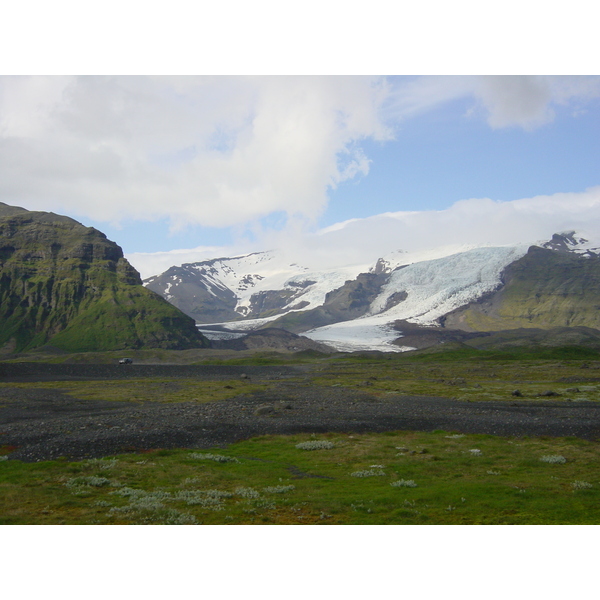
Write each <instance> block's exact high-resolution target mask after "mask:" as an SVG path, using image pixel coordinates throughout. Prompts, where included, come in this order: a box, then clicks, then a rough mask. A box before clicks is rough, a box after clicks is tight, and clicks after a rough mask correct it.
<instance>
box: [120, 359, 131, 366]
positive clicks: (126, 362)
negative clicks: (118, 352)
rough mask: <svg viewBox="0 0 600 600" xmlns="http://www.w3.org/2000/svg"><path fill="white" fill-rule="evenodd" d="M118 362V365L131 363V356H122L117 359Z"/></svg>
mask: <svg viewBox="0 0 600 600" xmlns="http://www.w3.org/2000/svg"><path fill="white" fill-rule="evenodd" d="M119 364H120V365H132V364H133V359H131V358H122V359H121V360H120V361H119Z"/></svg>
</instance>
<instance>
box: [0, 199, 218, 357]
mask: <svg viewBox="0 0 600 600" xmlns="http://www.w3.org/2000/svg"><path fill="white" fill-rule="evenodd" d="M10 208H14V207H7V206H6V205H1V206H0V209H5V210H0V325H1V326H0V348H2V349H3V350H4V351H5V352H7V351H12V352H22V351H27V350H31V349H33V348H37V347H40V346H44V345H51V346H53V347H55V348H59V349H61V350H65V351H69V352H85V351H104V350H119V349H126V348H142V347H148V348H172V349H186V348H197V347H203V346H208V345H209V343H208V341H207V340H206V339H205V338H204V337H203V336H202V335H201V334H200V333H199V332H198V331H197V329H196V327H195V323H194V321H193V319H190V318H189V317H187V316H186V315H184V314H183V313H182V312H180V311H179V310H178V309H176V308H175V307H173V306H171V305H170V304H169V303H168V302H166V301H165V300H164V299H162V298H161V297H160V296H158V295H157V294H155V293H154V292H151V291H150V290H147V289H145V288H144V287H143V286H142V282H141V279H140V276H139V274H138V273H137V271H136V270H135V269H134V268H133V267H132V266H131V265H130V264H129V263H128V262H127V260H126V259H125V258H124V257H123V251H122V250H121V248H120V247H119V246H118V245H117V244H115V243H114V242H111V241H110V240H108V239H106V236H105V235H104V234H103V233H101V232H100V231H98V230H96V229H94V228H92V227H84V226H83V225H81V224H80V223H78V222H77V221H74V220H73V219H70V218H68V217H63V216H59V215H54V214H52V213H44V212H29V211H22V212H16V213H15V212H14V211H9V210H8V209H10Z"/></svg>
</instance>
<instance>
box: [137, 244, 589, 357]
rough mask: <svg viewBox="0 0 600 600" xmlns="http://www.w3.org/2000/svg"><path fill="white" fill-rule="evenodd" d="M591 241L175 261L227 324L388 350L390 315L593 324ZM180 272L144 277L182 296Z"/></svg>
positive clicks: (423, 320) (505, 325) (475, 322)
mask: <svg viewBox="0 0 600 600" xmlns="http://www.w3.org/2000/svg"><path fill="white" fill-rule="evenodd" d="M598 246H600V244H595V243H594V242H589V241H588V240H587V239H585V238H583V237H581V236H578V235H576V234H575V233H574V232H566V233H562V234H555V235H554V236H553V237H552V239H551V240H550V241H548V242H545V243H543V242H538V245H537V246H531V245H530V244H522V245H518V246H504V247H485V246H484V247H472V246H471V247H468V246H465V247H446V248H436V249H432V250H431V251H427V252H420V253H411V252H403V251H397V252H394V253H392V254H390V255H389V256H385V257H382V258H380V259H379V260H378V261H377V262H376V263H375V264H373V265H371V266H370V267H369V266H366V267H365V265H357V266H346V267H344V268H343V269H340V270H339V271H338V272H335V271H332V270H330V271H327V272H314V271H310V272H309V271H308V269H305V268H303V267H300V266H298V265H297V264H290V263H288V264H286V265H283V263H282V261H281V259H280V257H278V256H277V253H275V252H271V253H260V254H256V255H248V256H245V257H236V258H234V259H218V260H216V261H207V262H205V263H195V264H190V265H183V266H182V267H181V268H180V269H182V270H183V271H185V272H186V273H187V275H188V276H189V277H190V279H191V280H193V281H194V285H196V286H197V288H198V289H202V290H204V293H205V294H208V295H209V296H210V297H211V298H212V299H215V298H219V299H220V300H219V301H223V302H224V301H225V300H223V299H224V298H225V297H226V300H227V302H228V311H229V312H228V313H227V318H226V319H224V320H228V321H230V322H229V323H227V325H226V327H227V328H229V329H231V330H234V331H246V332H247V331H251V330H256V329H259V328H264V327H277V328H281V329H285V330H287V331H291V332H295V333H305V334H306V335H307V336H308V337H310V338H311V339H313V340H315V341H318V342H322V343H326V344H329V345H332V346H334V347H335V348H337V349H338V350H358V349H378V350H386V349H387V350H391V349H400V348H399V346H403V345H404V344H403V341H402V339H399V340H398V335H399V331H398V328H397V327H395V325H394V324H395V323H397V322H403V323H409V324H412V325H419V326H421V327H428V328H446V329H447V330H448V329H460V330H465V331H492V330H506V329H517V328H523V327H526V328H555V327H573V326H586V327H591V328H600V321H599V319H598V314H599V313H598V310H597V308H598V305H600V302H597V300H596V299H597V298H598V291H599V281H600V280H598V277H599V272H598V268H599V266H598V261H600V258H598V254H599V252H600V249H599V248H598ZM282 266H283V267H285V268H282ZM180 279H181V280H182V281H179V279H178V278H177V276H176V271H175V268H173V269H172V270H169V271H167V272H166V273H165V274H163V275H162V276H160V277H157V278H152V279H151V280H147V285H148V287H152V286H154V289H156V290H157V291H159V292H160V291H161V289H162V293H163V295H165V297H166V298H168V299H169V300H170V301H171V302H173V303H178V302H179V303H180V304H179V305H181V302H182V300H181V295H180V289H182V285H183V278H182V277H181V276H180ZM166 292H168V294H167V293H166ZM213 301H214V300H213ZM186 302H188V303H189V304H188V314H193V315H194V316H195V318H196V319H197V320H198V321H199V322H204V323H209V322H213V323H214V322H216V318H215V317H216V316H217V315H216V314H215V313H212V314H209V313H208V312H207V311H203V310H202V309H201V307H200V306H199V304H198V303H197V299H194V297H193V294H192V295H189V296H187V297H186ZM195 303H196V304H195ZM194 306H196V307H197V310H196V312H193V310H194V309H193V308H192V307H194ZM221 314H223V313H221ZM209 319H213V320H212V321H211V320H209ZM400 331H402V330H400Z"/></svg>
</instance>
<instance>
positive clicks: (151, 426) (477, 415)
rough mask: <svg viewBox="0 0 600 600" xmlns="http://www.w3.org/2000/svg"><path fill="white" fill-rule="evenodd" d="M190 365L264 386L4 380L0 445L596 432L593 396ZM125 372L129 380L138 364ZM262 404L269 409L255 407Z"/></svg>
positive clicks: (94, 451)
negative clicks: (553, 396)
mask: <svg viewBox="0 0 600 600" xmlns="http://www.w3.org/2000/svg"><path fill="white" fill-rule="evenodd" d="M4 366H9V365H4ZM10 366H12V365H10ZM18 366H21V367H22V365H18ZM36 366H37V367H39V375H38V377H39V378H42V379H43V380H50V378H51V377H67V376H68V377H78V378H80V377H84V376H87V377H89V378H90V379H91V378H94V379H96V378H97V376H98V374H100V373H101V372H102V369H97V368H96V367H103V368H104V367H108V366H106V365H96V366H93V365H91V366H90V365H36ZM46 367H53V368H54V367H63V368H65V369H66V367H78V368H83V367H84V368H85V369H89V371H85V372H82V371H78V372H77V373H74V372H70V371H69V372H68V373H67V372H65V371H60V370H59V371H58V372H54V373H53V374H52V373H50V371H49V370H47V369H46ZM134 367H135V365H134ZM126 368H127V369H129V368H130V367H126ZM192 368H193V369H195V371H194V373H195V375H194V376H195V377H199V378H201V377H206V378H207V379H210V378H215V377H222V378H231V377H232V375H233V373H234V372H235V373H237V375H238V376H240V377H241V375H242V374H248V375H249V376H250V377H253V378H256V379H257V380H258V379H260V380H261V381H268V382H269V388H268V390H267V391H264V392H259V393H254V394H246V395H240V396H237V397H235V398H231V399H228V400H222V401H218V402H211V403H209V404H193V403H169V404H165V403H158V402H138V403H133V402H99V401H93V400H82V399H77V398H73V396H72V395H66V394H63V393H61V392H60V391H59V390H43V389H26V388H17V387H10V386H4V387H2V388H0V446H5V447H6V446H15V447H16V448H17V449H16V450H15V451H14V452H12V453H11V454H10V458H11V459H12V458H14V459H19V460H24V461H38V460H49V459H56V458H59V457H63V456H64V457H68V458H75V459H78V458H88V457H101V456H107V455H111V454H116V453H121V452H133V451H143V450H149V449H155V448H177V447H187V448H214V447H218V446H224V445H227V444H230V443H233V442H235V441H239V440H242V439H247V438H249V437H253V436H257V435H265V434H291V433H301V432H305V433H325V432H383V431H394V430H405V431H406V430H415V431H432V430H436V429H442V430H446V431H457V432H462V433H488V434H495V435H504V436H512V435H518V436H521V435H538V436H541V435H547V436H577V437H581V438H586V439H597V438H598V437H600V404H598V403H593V402H568V403H567V402H565V401H561V400H557V401H550V400H544V401H536V402H535V403H532V402H511V403H506V402H476V403H475V402H460V401H456V400H450V399H448V398H439V397H432V396H407V395H394V394H388V395H386V396H383V397H382V396H375V395H374V394H369V393H367V392H363V391H356V390H350V389H345V388H343V387H327V386H314V385H310V384H302V383H299V382H298V381H297V380H296V381H294V382H293V383H292V382H289V383H288V382H286V381H285V379H286V378H287V377H290V376H296V378H297V376H298V373H299V371H298V370H297V369H292V368H280V367H239V368H237V367H223V368H217V367H204V368H202V369H201V368H199V367H192ZM114 369H115V370H117V373H118V375H119V376H125V372H124V371H121V372H120V371H119V367H114ZM179 369H180V367H175V366H173V367H168V366H161V367H160V369H158V372H160V373H164V376H165V377H169V378H172V377H175V376H176V375H174V373H176V372H180V373H181V372H182V371H181V370H179ZM232 369H233V371H232ZM178 370H179V371H178ZM147 372H148V373H149V375H148V376H150V377H153V378H154V377H156V376H157V370H152V369H149V370H148V371H147ZM85 373H87V375H85ZM121 373H123V375H121ZM130 373H132V372H131V371H130ZM13 376H15V377H17V379H14V381H22V380H23V379H22V378H23V377H24V372H23V371H20V373H18V374H16V373H13ZM132 376H135V377H136V378H139V377H140V375H139V371H138V373H136V374H135V375H132ZM27 377H28V379H27V380H29V381H33V380H35V377H36V375H35V373H34V372H33V371H32V370H30V371H29V372H28V375H27ZM38 380H39V379H38ZM0 381H1V379H0ZM4 381H6V379H4ZM265 405H269V406H272V407H273V410H272V411H266V412H264V413H263V412H261V411H257V408H258V407H260V406H265Z"/></svg>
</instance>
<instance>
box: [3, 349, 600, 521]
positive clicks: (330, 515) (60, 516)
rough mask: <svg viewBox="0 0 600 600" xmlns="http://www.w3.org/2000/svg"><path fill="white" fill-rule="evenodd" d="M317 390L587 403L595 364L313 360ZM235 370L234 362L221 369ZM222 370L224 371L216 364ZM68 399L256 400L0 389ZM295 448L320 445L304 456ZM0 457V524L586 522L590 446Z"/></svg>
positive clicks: (435, 441)
mask: <svg viewBox="0 0 600 600" xmlns="http://www.w3.org/2000/svg"><path fill="white" fill-rule="evenodd" d="M242 360H243V361H245V364H252V362H253V361H254V362H253V364H265V362H268V361H271V362H280V361H281V362H286V363H287V364H294V362H296V363H301V364H305V365H308V367H309V368H308V370H307V372H306V374H305V375H304V376H303V378H302V381H303V383H304V384H306V383H307V382H309V383H314V384H318V385H321V386H336V387H347V388H353V389H356V388H357V387H358V388H364V390H365V391H368V392H369V393H372V394H375V395H382V394H387V393H407V394H427V395H439V396H446V397H454V398H458V399H461V400H465V401H472V402H476V401H480V400H491V399H492V400H506V401H514V399H515V398H514V396H513V395H512V392H513V391H514V390H515V389H519V390H520V392H521V396H520V397H519V402H533V403H535V402H538V401H544V400H547V397H546V396H544V395H543V394H544V393H545V392H547V391H552V392H554V393H555V394H557V396H556V397H555V398H553V399H555V400H559V401H565V402H567V401H569V400H587V401H591V402H596V401H598V400H600V373H599V372H598V369H599V367H600V361H598V357H597V355H596V356H586V357H580V358H573V356H572V354H571V353H569V352H567V353H565V354H563V355H560V354H559V355H556V356H554V357H552V358H548V357H540V356H539V355H538V356H533V357H531V356H528V357H523V356H515V355H509V356H507V355H497V354H491V353H490V354H485V353H484V354H482V353H479V354H475V355H474V354H473V353H470V352H468V353H466V354H465V353H464V352H461V351H459V352H448V353H445V354H444V355H439V354H432V353H421V354H420V355H419V354H412V355H410V356H409V355H393V356H380V357H373V356H368V355H365V356H363V357H356V356H354V357H349V358H342V357H336V358H333V359H332V358H322V357H318V356H313V357H310V356H306V355H302V356H300V357H297V358H296V359H294V357H281V356H279V357H277V356H274V355H259V356H257V357H254V358H253V359H252V358H245V359H242ZM236 362H238V363H239V361H236ZM229 364H231V363H229ZM3 385H5V386H6V385H10V386H15V385H18V386H33V387H44V388H48V387H55V388H58V389H61V390H63V391H65V392H67V393H71V394H73V395H74V396H76V397H78V398H83V399H86V398H89V399H103V400H111V399H112V400H126V399H127V400H159V401H170V402H207V401H213V400H220V399H223V398H226V397H233V396H235V395H239V394H241V393H249V392H252V391H257V390H261V389H265V386H266V387H268V384H255V383H249V382H246V381H234V380H232V381H219V382H202V383H199V382H197V381H193V380H184V379H179V380H177V381H175V380H173V381H161V382H158V381H153V380H140V381H137V380H125V381H118V382H106V381H104V382H80V381H71V382H54V383H47V382H45V383H39V384H38V383H36V384H3ZM303 442H313V445H316V446H319V444H318V443H317V444H314V443H315V442H327V443H325V444H320V445H322V446H331V447H329V448H326V447H323V448H320V449H319V448H317V449H314V450H306V449H302V448H301V447H300V448H299V447H297V444H301V443H303ZM10 452H11V448H7V447H4V448H0V523H2V524H26V523H27V524H63V523H64V524H149V523H165V524H196V523H197V524H597V523H599V522H600V502H599V500H600V463H599V460H598V459H599V454H600V443H599V442H597V441H594V442H591V441H584V440H580V439H576V438H549V437H544V438H535V437H525V438H516V437H515V438H503V437H497V436H490V435H461V434H457V433H456V432H444V431H437V432H430V433H422V432H388V433H382V434H360V435H359V434H327V435H310V434H302V435H293V436H265V437H260V438H254V439H250V440H247V441H243V442H239V443H236V444H232V445H230V446H229V447H227V448H225V449H223V448H220V449H212V450H206V449H204V450H196V451H194V450H190V449H188V450H155V451H150V452H146V453H142V454H126V455H119V456H114V457H108V458H105V459H102V460H87V461H78V462H69V461H68V460H58V461H48V462H39V463H22V462H20V461H13V460H6V458H8V455H9V454H10Z"/></svg>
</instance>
